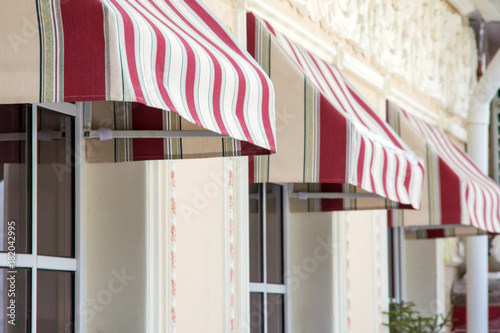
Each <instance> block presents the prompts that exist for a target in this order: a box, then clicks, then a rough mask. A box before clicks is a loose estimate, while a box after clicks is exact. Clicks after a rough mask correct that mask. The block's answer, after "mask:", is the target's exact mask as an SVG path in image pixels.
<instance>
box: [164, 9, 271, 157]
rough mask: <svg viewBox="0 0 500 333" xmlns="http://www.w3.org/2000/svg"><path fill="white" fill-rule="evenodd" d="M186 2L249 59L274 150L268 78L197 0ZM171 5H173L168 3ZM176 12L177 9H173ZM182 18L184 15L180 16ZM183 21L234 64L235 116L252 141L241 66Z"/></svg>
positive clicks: (221, 37)
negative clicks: (259, 92) (246, 111)
mask: <svg viewBox="0 0 500 333" xmlns="http://www.w3.org/2000/svg"><path fill="white" fill-rule="evenodd" d="M185 2H186V4H187V5H188V6H189V7H190V8H191V9H192V10H193V11H194V12H195V13H196V14H197V15H198V16H199V17H200V18H201V19H203V21H204V22H205V23H206V24H207V25H208V26H209V27H210V29H211V30H212V31H213V32H214V33H215V34H216V35H217V36H218V37H219V38H220V39H221V40H222V41H224V43H225V44H226V45H228V46H229V47H230V48H231V49H232V50H233V51H234V52H236V53H237V54H238V55H240V56H241V57H242V58H244V59H247V60H249V61H248V63H247V64H248V65H250V66H251V67H252V68H253V69H254V70H255V72H256V73H257V75H258V76H259V79H260V81H261V87H262V118H263V125H264V130H265V132H266V136H267V139H268V141H269V145H270V147H271V150H272V151H276V142H275V141H274V135H273V131H272V126H271V118H270V110H269V103H270V94H269V91H270V89H271V88H270V85H269V82H268V80H267V79H266V76H265V75H264V73H263V72H262V68H260V67H258V66H257V64H256V63H254V62H252V61H250V58H249V57H248V56H247V55H246V54H245V53H243V52H242V50H241V49H240V48H239V46H238V45H237V44H236V43H235V42H234V41H233V40H232V38H230V36H229V35H228V33H227V32H226V31H225V30H224V29H223V28H222V27H221V26H220V24H219V23H218V22H217V21H215V19H214V18H213V17H212V16H211V15H210V14H209V13H208V12H207V11H206V10H205V9H204V8H203V7H201V6H200V4H199V3H198V2H197V1H194V0H189V1H185ZM170 6H171V7H173V6H172V5H171V4H170ZM174 10H175V11H176V12H177V10H176V9H174ZM178 15H179V17H182V16H181V15H180V14H178ZM182 18H183V19H184V17H182ZM184 22H185V23H186V24H187V25H189V26H190V27H191V29H193V30H195V31H196V32H197V33H198V34H199V35H200V36H202V37H203V38H204V39H205V40H206V41H207V42H208V43H210V44H211V45H213V46H214V47H216V48H217V49H218V50H219V51H220V52H221V53H223V54H224V55H225V56H226V58H227V59H228V60H229V61H230V62H231V64H232V65H233V66H234V68H235V69H236V71H237V73H238V77H239V80H240V84H239V86H238V88H239V89H238V100H237V102H236V104H237V109H236V116H237V117H238V119H239V120H240V123H241V127H242V129H243V133H245V137H247V138H249V139H250V140H249V141H250V142H252V143H254V141H253V139H252V138H251V136H250V133H249V131H248V128H247V126H246V122H245V119H244V113H243V111H244V110H243V106H244V96H245V94H244V92H245V90H246V82H245V80H244V75H243V71H242V70H241V68H240V67H239V66H238V64H237V63H236V62H235V61H234V60H233V58H232V56H229V54H228V53H227V52H226V51H225V50H223V49H221V48H220V47H218V46H217V45H216V44H215V43H213V42H212V41H211V40H210V39H209V38H208V37H206V36H205V34H203V33H201V32H199V31H198V30H197V29H196V28H195V27H194V26H192V24H191V23H190V22H189V21H187V20H185V19H184Z"/></svg>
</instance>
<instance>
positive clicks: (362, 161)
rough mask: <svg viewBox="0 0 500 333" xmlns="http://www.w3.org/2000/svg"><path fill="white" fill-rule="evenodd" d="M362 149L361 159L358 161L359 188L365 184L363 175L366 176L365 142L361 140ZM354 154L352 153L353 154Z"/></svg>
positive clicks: (360, 150)
mask: <svg viewBox="0 0 500 333" xmlns="http://www.w3.org/2000/svg"><path fill="white" fill-rule="evenodd" d="M360 143H361V144H360V147H359V159H358V165H357V171H358V174H357V184H356V185H357V186H360V187H361V185H362V184H363V175H364V164H365V155H366V152H365V140H364V139H363V138H361V140H360ZM351 153H352V152H351Z"/></svg>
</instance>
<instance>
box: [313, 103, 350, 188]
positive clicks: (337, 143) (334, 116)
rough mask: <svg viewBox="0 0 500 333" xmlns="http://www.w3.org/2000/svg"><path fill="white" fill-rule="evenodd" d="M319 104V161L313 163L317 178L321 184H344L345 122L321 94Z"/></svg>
mask: <svg viewBox="0 0 500 333" xmlns="http://www.w3.org/2000/svg"><path fill="white" fill-rule="evenodd" d="M319 104H320V105H319V107H320V120H319V125H320V128H319V133H320V137H319V148H320V152H319V161H315V163H319V178H320V180H321V181H322V182H332V183H345V178H346V158H347V157H346V156H347V121H346V119H345V118H344V117H343V116H342V115H341V114H340V113H339V112H337V110H336V109H335V108H334V107H333V105H332V104H331V103H330V102H329V101H328V100H327V99H326V98H325V97H324V96H323V95H322V94H320V103H319ZM304 111H305V110H304ZM332 133H335V135H332Z"/></svg>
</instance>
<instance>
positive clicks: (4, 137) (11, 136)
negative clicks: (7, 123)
mask: <svg viewBox="0 0 500 333" xmlns="http://www.w3.org/2000/svg"><path fill="white" fill-rule="evenodd" d="M39 133H40V132H39ZM64 138H66V131H53V132H52V139H64ZM25 140H26V133H0V142H2V141H25Z"/></svg>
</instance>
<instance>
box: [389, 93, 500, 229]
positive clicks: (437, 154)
mask: <svg viewBox="0 0 500 333" xmlns="http://www.w3.org/2000/svg"><path fill="white" fill-rule="evenodd" d="M388 120H389V123H390V124H391V125H392V126H393V127H394V129H395V130H396V131H397V132H398V133H399V134H400V135H401V137H402V139H403V140H405V141H406V142H407V143H408V145H410V147H411V148H412V149H413V151H415V152H416V153H417V154H418V155H419V156H421V157H422V158H424V159H425V163H426V171H427V175H426V177H425V182H424V192H423V195H422V209H421V211H404V212H398V213H395V214H393V216H392V221H391V223H392V225H401V226H405V227H409V226H413V227H415V226H419V227H422V228H424V227H429V226H432V227H433V228H434V229H435V227H436V226H439V225H442V226H443V227H450V226H457V227H460V226H468V227H469V228H470V226H472V227H475V228H478V229H481V230H485V231H488V232H499V231H500V187H499V186H498V184H497V183H495V182H494V181H493V180H492V179H490V178H489V177H487V176H486V175H484V174H483V173H482V172H481V171H480V170H479V169H478V168H477V167H476V166H475V165H474V163H473V162H472V161H471V160H470V158H469V157H468V156H467V154H465V153H464V152H463V151H462V150H461V149H460V148H459V147H458V146H457V145H456V144H455V143H454V142H453V140H452V139H451V138H450V137H448V136H447V135H446V134H445V133H444V132H443V131H442V130H441V129H440V128H438V127H436V126H433V125H430V124H428V123H426V122H424V121H422V120H420V119H418V118H416V117H414V116H412V115H410V114H409V113H407V112H405V111H404V110H402V109H401V108H399V107H398V106H396V105H395V104H394V103H391V102H389V103H388ZM464 232H465V231H464ZM464 232H461V231H460V232H458V234H463V233H464ZM431 233H434V234H436V235H437V233H439V231H436V230H434V231H432V232H431ZM454 233H455V234H456V233H457V232H454ZM468 234H470V232H468ZM472 234H476V232H475V231H473V232H472ZM446 235H447V233H446V232H444V231H443V236H446Z"/></svg>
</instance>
